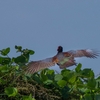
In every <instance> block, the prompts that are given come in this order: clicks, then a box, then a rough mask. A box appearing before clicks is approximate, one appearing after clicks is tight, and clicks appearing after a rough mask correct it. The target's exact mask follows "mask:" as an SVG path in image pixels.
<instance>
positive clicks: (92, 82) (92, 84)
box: [87, 78, 96, 89]
mask: <svg viewBox="0 0 100 100" xmlns="http://www.w3.org/2000/svg"><path fill="white" fill-rule="evenodd" d="M87 86H88V88H90V89H95V86H96V80H95V79H93V78H91V79H88V83H87Z"/></svg>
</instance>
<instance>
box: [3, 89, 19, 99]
mask: <svg viewBox="0 0 100 100" xmlns="http://www.w3.org/2000/svg"><path fill="white" fill-rule="evenodd" d="M5 93H6V94H7V95H8V97H11V96H16V95H17V93H18V90H17V88H14V87H6V88H5Z"/></svg>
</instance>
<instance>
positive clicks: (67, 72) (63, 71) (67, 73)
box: [61, 69, 71, 77]
mask: <svg viewBox="0 0 100 100" xmlns="http://www.w3.org/2000/svg"><path fill="white" fill-rule="evenodd" d="M70 73H71V71H70V70H69V69H64V70H62V71H61V75H63V77H68V75H69V74H70Z"/></svg>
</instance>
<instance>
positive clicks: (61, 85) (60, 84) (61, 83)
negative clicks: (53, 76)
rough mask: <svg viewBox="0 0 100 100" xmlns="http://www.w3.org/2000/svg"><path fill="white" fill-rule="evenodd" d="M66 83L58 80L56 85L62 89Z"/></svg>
mask: <svg viewBox="0 0 100 100" xmlns="http://www.w3.org/2000/svg"><path fill="white" fill-rule="evenodd" d="M66 83H67V82H66V81H65V80H59V81H58V82H57V84H58V85H59V86H60V87H64V86H66Z"/></svg>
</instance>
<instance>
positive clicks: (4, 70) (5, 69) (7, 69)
mask: <svg viewBox="0 0 100 100" xmlns="http://www.w3.org/2000/svg"><path fill="white" fill-rule="evenodd" d="M0 71H1V72H2V73H5V72H8V71H9V68H8V66H7V65H4V66H0Z"/></svg>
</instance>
